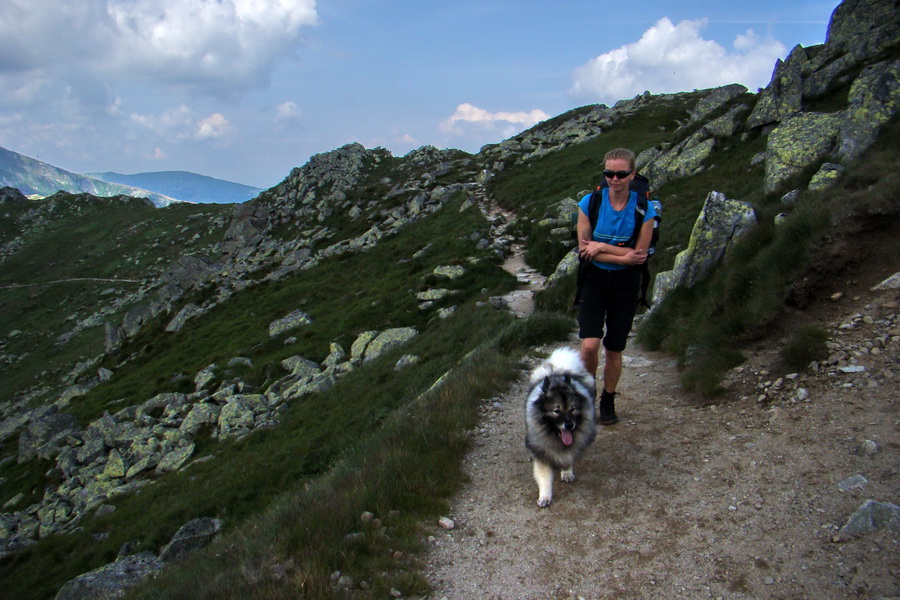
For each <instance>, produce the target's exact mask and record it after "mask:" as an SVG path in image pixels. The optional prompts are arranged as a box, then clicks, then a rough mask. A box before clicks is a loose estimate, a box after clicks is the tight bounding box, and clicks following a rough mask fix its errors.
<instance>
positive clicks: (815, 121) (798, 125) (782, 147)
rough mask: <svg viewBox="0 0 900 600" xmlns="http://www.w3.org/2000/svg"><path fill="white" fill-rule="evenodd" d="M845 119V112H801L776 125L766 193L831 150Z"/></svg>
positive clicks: (765, 188) (768, 164)
mask: <svg viewBox="0 0 900 600" xmlns="http://www.w3.org/2000/svg"><path fill="white" fill-rule="evenodd" d="M843 119H844V115H843V113H812V112H809V113H799V114H796V115H793V116H791V117H789V118H787V119H786V120H785V121H784V122H782V123H781V125H779V126H778V127H776V128H775V130H773V131H772V133H771V134H769V141H768V157H767V158H766V175H765V182H764V184H763V188H764V190H765V191H766V193H769V192H773V191H774V190H776V189H777V188H778V186H779V185H780V184H781V183H782V182H783V181H785V180H786V179H788V178H790V177H791V176H793V175H795V174H797V173H799V172H800V171H802V170H803V169H805V168H806V167H808V166H809V165H811V164H814V163H815V162H816V161H818V160H821V159H822V157H823V156H825V155H826V154H828V153H829V152H831V151H832V150H833V149H834V148H835V145H836V142H837V136H838V131H839V130H840V128H841V123H842V121H843Z"/></svg>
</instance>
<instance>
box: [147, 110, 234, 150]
mask: <svg viewBox="0 0 900 600" xmlns="http://www.w3.org/2000/svg"><path fill="white" fill-rule="evenodd" d="M131 122H132V123H134V124H135V125H139V126H140V127H142V128H144V129H146V130H148V131H150V132H151V133H152V134H154V135H156V136H157V137H159V138H162V139H165V140H168V141H170V142H184V141H191V140H194V141H201V142H202V141H220V142H225V141H227V140H228V138H229V137H230V135H231V133H232V126H231V124H230V123H229V122H228V119H226V118H225V117H224V116H223V115H221V114H220V113H213V114H211V115H209V116H207V117H199V116H197V114H196V112H195V111H194V110H193V109H192V108H190V107H189V106H185V105H183V104H182V105H181V106H178V107H175V108H172V109H169V110H167V111H166V112H164V113H162V114H160V115H140V114H132V115H131Z"/></svg>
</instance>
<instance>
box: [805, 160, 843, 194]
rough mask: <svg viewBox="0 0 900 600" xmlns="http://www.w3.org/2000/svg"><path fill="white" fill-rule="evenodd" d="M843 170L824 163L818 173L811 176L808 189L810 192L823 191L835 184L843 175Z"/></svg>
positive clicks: (836, 165)
mask: <svg viewBox="0 0 900 600" xmlns="http://www.w3.org/2000/svg"><path fill="white" fill-rule="evenodd" d="M843 172H844V169H843V167H841V165H838V164H835V163H825V164H823V165H822V168H821V169H819V172H818V173H816V174H815V175H813V176H812V179H810V180H809V189H810V190H811V191H816V190H824V189H826V188H829V187H831V186H833V185H834V184H835V183H837V181H838V179H840V177H841V175H842V174H843Z"/></svg>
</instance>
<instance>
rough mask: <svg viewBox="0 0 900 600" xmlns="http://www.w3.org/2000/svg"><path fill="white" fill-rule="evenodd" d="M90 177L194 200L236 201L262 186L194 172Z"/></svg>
mask: <svg viewBox="0 0 900 600" xmlns="http://www.w3.org/2000/svg"><path fill="white" fill-rule="evenodd" d="M87 175H89V176H90V177H95V178H97V179H102V180H103V181H108V182H109V183H119V184H123V185H130V186H132V187H136V188H142V189H145V190H153V191H154V192H157V193H159V194H165V195H166V196H169V197H171V198H176V199H178V200H181V201H183V202H195V203H204V204H208V203H219V204H232V203H240V202H244V201H246V200H250V199H251V198H255V197H256V196H258V195H259V193H260V192H261V191H262V189H260V188H257V187H253V186H249V185H243V184H240V183H233V182H231V181H225V180H223V179H215V178H213V177H207V176H206V175H197V174H196V173H189V172H187V171H157V172H152V173H135V174H134V175H122V174H121V173H110V172H107V173H88V174H87Z"/></svg>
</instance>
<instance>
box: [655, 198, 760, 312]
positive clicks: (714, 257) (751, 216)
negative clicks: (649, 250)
mask: <svg viewBox="0 0 900 600" xmlns="http://www.w3.org/2000/svg"><path fill="white" fill-rule="evenodd" d="M755 225H756V212H755V211H754V210H753V206H751V205H750V204H749V203H747V202H741V201H739V200H729V199H728V198H726V197H725V195H724V194H721V193H719V192H710V194H709V196H707V197H706V202H705V203H704V204H703V210H701V211H700V215H699V216H698V217H697V221H696V223H694V229H693V230H692V231H691V239H690V242H689V243H688V247H687V248H686V249H685V250H683V251H681V252H679V253H678V256H677V257H676V258H675V265H674V267H673V268H672V270H671V271H665V272H662V273H659V274H658V275H657V276H656V281H655V284H654V286H653V303H654V305H656V304H658V303H659V302H660V301H661V300H662V299H663V298H664V297H665V295H666V294H667V293H669V292H670V291H671V290H672V289H674V288H676V287H692V286H694V285H695V284H696V283H698V282H699V281H701V280H702V279H703V278H705V277H706V276H707V275H709V274H710V273H711V272H712V270H713V269H715V267H716V266H717V265H718V264H719V263H720V262H721V261H722V259H723V258H724V257H725V256H726V254H727V252H728V248H729V246H730V245H731V243H732V242H734V241H735V240H736V239H738V238H740V237H741V236H742V235H744V234H745V233H747V232H748V231H750V229H751V228H752V227H753V226H755Z"/></svg>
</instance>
